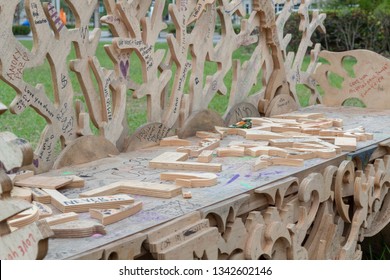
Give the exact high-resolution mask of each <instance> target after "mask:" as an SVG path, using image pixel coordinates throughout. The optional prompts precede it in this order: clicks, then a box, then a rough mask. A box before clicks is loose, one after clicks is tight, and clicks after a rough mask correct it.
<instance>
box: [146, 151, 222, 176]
mask: <svg viewBox="0 0 390 280" xmlns="http://www.w3.org/2000/svg"><path fill="white" fill-rule="evenodd" d="M187 158H188V155H187V154H186V153H177V152H165V153H163V154H161V155H160V156H158V157H156V158H154V159H152V160H151V161H150V162H149V167H151V168H158V169H173V170H190V171H205V172H220V171H222V165H221V164H218V163H201V162H186V161H182V160H185V159H187Z"/></svg>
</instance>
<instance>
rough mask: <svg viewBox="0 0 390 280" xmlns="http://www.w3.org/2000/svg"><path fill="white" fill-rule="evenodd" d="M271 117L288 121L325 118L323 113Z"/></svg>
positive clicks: (288, 114)
mask: <svg viewBox="0 0 390 280" xmlns="http://www.w3.org/2000/svg"><path fill="white" fill-rule="evenodd" d="M273 117H274V118H279V119H290V120H300V119H321V118H325V116H324V114H323V113H287V114H282V115H275V116H273Z"/></svg>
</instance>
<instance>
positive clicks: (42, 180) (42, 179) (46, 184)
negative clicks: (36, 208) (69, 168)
mask: <svg viewBox="0 0 390 280" xmlns="http://www.w3.org/2000/svg"><path fill="white" fill-rule="evenodd" d="M72 180H73V179H72V178H67V177H47V176H41V175H35V176H32V177H29V178H27V179H23V180H19V181H17V182H15V185H16V186H20V187H26V188H41V189H59V188H61V187H63V186H66V185H67V184H69V183H71V182H72Z"/></svg>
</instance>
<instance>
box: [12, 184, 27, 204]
mask: <svg viewBox="0 0 390 280" xmlns="http://www.w3.org/2000/svg"><path fill="white" fill-rule="evenodd" d="M11 197H13V198H17V199H24V200H26V201H28V202H31V201H32V192H31V189H29V188H19V187H13V188H12V191H11Z"/></svg>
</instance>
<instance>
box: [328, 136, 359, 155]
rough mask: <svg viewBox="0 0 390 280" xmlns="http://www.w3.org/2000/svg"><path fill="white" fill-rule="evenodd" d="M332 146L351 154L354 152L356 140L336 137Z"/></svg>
mask: <svg viewBox="0 0 390 280" xmlns="http://www.w3.org/2000/svg"><path fill="white" fill-rule="evenodd" d="M334 144H335V145H336V146H338V147H340V148H341V149H342V150H343V151H348V152H353V151H356V145H357V143H356V139H355V138H350V137H336V138H335V139H334Z"/></svg>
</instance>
